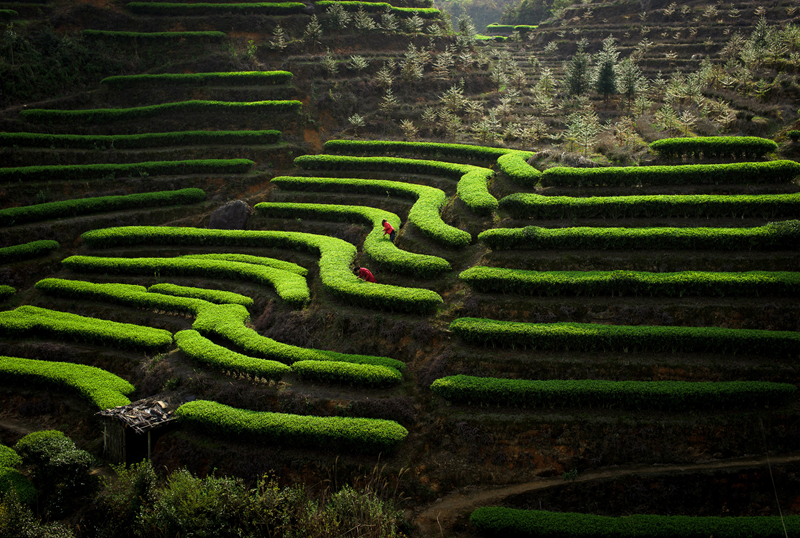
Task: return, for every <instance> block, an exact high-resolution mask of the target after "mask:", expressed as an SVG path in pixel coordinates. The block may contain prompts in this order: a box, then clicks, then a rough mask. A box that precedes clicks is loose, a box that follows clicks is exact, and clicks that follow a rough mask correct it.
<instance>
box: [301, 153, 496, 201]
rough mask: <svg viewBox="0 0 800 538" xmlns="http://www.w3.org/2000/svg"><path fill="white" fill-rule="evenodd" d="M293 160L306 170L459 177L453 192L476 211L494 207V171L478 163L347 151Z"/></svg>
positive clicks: (306, 156)
mask: <svg viewBox="0 0 800 538" xmlns="http://www.w3.org/2000/svg"><path fill="white" fill-rule="evenodd" d="M294 163H295V164H296V165H297V166H299V167H300V168H303V169H305V170H374V171H386V172H399V173H402V172H406V173H410V174H432V175H440V176H444V177H448V178H450V179H457V180H458V184H457V185H456V194H458V197H459V198H461V200H462V201H463V202H464V203H465V204H466V205H467V206H468V207H469V208H470V209H472V210H473V211H475V212H476V213H479V214H488V213H491V212H492V211H494V210H495V209H497V199H495V197H494V196H492V195H491V194H489V188H488V182H489V180H490V179H491V178H492V176H493V175H494V172H492V171H491V170H490V169H488V168H482V167H480V166H472V165H470V164H458V163H449V162H442V161H427V160H422V159H403V158H400V157H352V156H350V155H301V156H300V157H297V158H296V159H295V160H294Z"/></svg>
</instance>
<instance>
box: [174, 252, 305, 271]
mask: <svg viewBox="0 0 800 538" xmlns="http://www.w3.org/2000/svg"><path fill="white" fill-rule="evenodd" d="M180 258H197V259H200V260H224V261H229V262H241V263H251V264H253V265H263V266H265V267H272V268H273V269H280V270H281V271H289V272H290V273H294V274H296V275H300V276H306V275H308V269H306V268H305V267H302V266H300V265H297V264H296V263H292V262H287V261H284V260H278V259H276V258H267V257H265V256H253V255H251V254H236V253H227V254H226V253H214V254H186V255H184V256H180Z"/></svg>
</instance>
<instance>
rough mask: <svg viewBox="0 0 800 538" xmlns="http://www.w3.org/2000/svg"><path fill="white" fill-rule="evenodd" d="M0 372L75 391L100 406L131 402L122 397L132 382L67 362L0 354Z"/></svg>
mask: <svg viewBox="0 0 800 538" xmlns="http://www.w3.org/2000/svg"><path fill="white" fill-rule="evenodd" d="M0 375H2V376H3V377H5V376H8V377H9V378H13V379H14V380H15V381H21V382H32V383H41V384H46V385H50V386H53V387H56V388H59V387H67V388H69V389H72V390H77V391H78V392H79V393H80V394H81V395H82V396H83V397H84V398H86V399H87V400H89V401H90V402H92V403H93V404H94V405H96V406H97V407H98V408H100V409H108V408H109V407H116V406H118V405H128V404H129V403H131V401H130V400H129V399H128V398H126V397H125V396H126V395H127V394H130V393H131V392H133V391H134V390H135V388H134V386H133V385H131V384H130V383H128V382H127V381H125V380H124V379H122V378H121V377H117V376H115V375H114V374H112V373H111V372H106V371H105V370H101V369H100V368H95V367H94V366H85V365H83V364H73V363H70V362H51V361H37V360H33V359H20V358H17V357H0Z"/></svg>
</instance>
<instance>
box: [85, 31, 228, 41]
mask: <svg viewBox="0 0 800 538" xmlns="http://www.w3.org/2000/svg"><path fill="white" fill-rule="evenodd" d="M81 35H83V37H88V38H95V39H103V38H104V37H107V38H111V39H136V40H139V39H142V40H145V41H151V42H152V41H183V40H185V39H198V40H206V41H209V42H211V43H216V42H219V41H222V40H223V39H226V38H227V37H228V36H227V34H225V32H219V31H216V30H209V31H198V32H124V31H116V30H83V31H82V32H81Z"/></svg>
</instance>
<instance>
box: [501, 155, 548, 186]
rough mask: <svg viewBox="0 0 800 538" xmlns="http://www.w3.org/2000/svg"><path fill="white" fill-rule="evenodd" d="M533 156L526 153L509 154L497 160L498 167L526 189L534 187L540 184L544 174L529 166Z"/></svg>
mask: <svg viewBox="0 0 800 538" xmlns="http://www.w3.org/2000/svg"><path fill="white" fill-rule="evenodd" d="M532 155H533V154H532V153H528V152H525V151H515V152H512V153H507V154H505V155H503V156H502V157H500V158H498V159H497V166H498V168H499V169H500V171H501V172H503V173H504V174H505V175H507V176H508V177H509V179H511V180H512V181H515V182H517V183H520V184H522V185H525V186H526V187H533V186H534V185H536V184H537V183H539V180H540V179H541V177H542V173H541V172H540V171H539V170H537V169H536V168H534V167H533V166H531V165H529V164H528V159H529V158H530V157H531V156H532Z"/></svg>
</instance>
